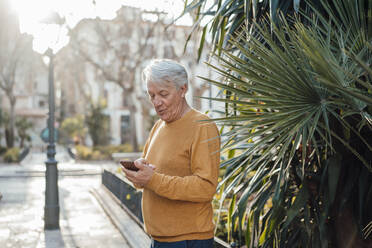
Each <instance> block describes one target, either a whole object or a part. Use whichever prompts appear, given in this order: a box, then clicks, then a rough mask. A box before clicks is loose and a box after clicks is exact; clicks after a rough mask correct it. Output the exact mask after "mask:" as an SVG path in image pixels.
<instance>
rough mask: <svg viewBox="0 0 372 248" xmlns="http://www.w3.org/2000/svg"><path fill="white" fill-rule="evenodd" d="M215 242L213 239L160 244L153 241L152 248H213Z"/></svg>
mask: <svg viewBox="0 0 372 248" xmlns="http://www.w3.org/2000/svg"><path fill="white" fill-rule="evenodd" d="M213 247H214V241H213V238H212V239H204V240H183V241H177V242H159V241H156V240H151V248H213Z"/></svg>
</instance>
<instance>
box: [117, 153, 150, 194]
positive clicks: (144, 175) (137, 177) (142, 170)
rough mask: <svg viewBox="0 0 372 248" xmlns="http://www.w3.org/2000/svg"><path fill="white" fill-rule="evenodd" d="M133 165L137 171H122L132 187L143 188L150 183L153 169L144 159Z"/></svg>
mask: <svg viewBox="0 0 372 248" xmlns="http://www.w3.org/2000/svg"><path fill="white" fill-rule="evenodd" d="M134 165H135V166H136V167H137V168H138V169H139V170H138V171H131V170H127V169H125V168H122V170H123V172H124V173H125V176H126V177H127V178H128V180H129V181H131V182H132V183H133V184H134V185H136V186H139V187H144V186H145V185H146V184H147V183H148V182H149V181H150V179H151V177H152V174H154V170H155V167H154V166H153V165H151V164H149V163H148V162H147V161H146V160H145V159H144V158H140V159H137V160H136V161H134Z"/></svg>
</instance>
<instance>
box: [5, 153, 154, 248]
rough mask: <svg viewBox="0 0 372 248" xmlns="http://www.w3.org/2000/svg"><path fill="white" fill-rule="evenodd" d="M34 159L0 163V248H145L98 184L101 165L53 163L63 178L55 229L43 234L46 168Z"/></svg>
mask: <svg viewBox="0 0 372 248" xmlns="http://www.w3.org/2000/svg"><path fill="white" fill-rule="evenodd" d="M41 157H42V156H41ZM42 159H44V158H42ZM57 159H58V157H57ZM38 160H40V159H36V158H32V159H30V158H29V159H28V160H26V161H27V163H25V160H24V161H23V163H22V164H21V165H14V164H13V165H6V164H0V192H1V193H2V194H3V198H2V199H1V200H0V247H2V248H3V247H4V248H6V247H12V248H18V247H19V248H21V247H22V248H23V247H36V248H44V247H46V248H60V247H80V248H84V247H89V248H90V247H94V248H96V247H97V248H99V247H104V248H111V247H113V248H115V247H122V248H137V247H149V239H148V237H147V236H146V234H144V232H143V231H142V229H141V228H140V227H139V226H138V225H137V224H136V223H135V222H134V221H133V220H131V218H130V216H129V215H128V214H127V213H126V212H125V211H124V210H123V209H122V208H121V207H120V205H119V204H118V203H117V202H115V201H114V199H113V198H112V197H111V195H110V192H108V191H106V190H105V189H104V188H103V186H102V185H101V179H100V176H99V175H100V173H101V170H102V167H104V166H105V165H104V166H102V165H101V164H79V163H74V162H73V161H64V162H61V163H59V164H58V168H59V171H60V175H63V174H64V173H65V176H61V177H59V181H58V185H59V205H60V229H59V230H44V221H43V216H44V206H45V198H44V197H45V196H44V195H45V193H44V191H45V178H44V171H45V165H44V164H40V161H38ZM106 166H112V165H106ZM68 173H69V174H68ZM133 231H134V235H132V232H133ZM129 232H131V234H130V235H128V233H129ZM123 234H124V236H123ZM137 244H138V245H137Z"/></svg>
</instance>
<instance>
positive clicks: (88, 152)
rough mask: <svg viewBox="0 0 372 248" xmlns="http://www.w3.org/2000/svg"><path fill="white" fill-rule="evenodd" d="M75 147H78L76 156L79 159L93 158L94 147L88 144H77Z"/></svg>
mask: <svg viewBox="0 0 372 248" xmlns="http://www.w3.org/2000/svg"><path fill="white" fill-rule="evenodd" d="M75 148H76V156H77V158H78V159H82V160H91V159H92V154H93V150H92V148H90V147H87V146H81V145H77V146H75Z"/></svg>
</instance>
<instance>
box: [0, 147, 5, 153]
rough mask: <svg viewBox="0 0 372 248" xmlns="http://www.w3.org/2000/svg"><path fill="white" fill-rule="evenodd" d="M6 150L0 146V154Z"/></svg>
mask: <svg viewBox="0 0 372 248" xmlns="http://www.w3.org/2000/svg"><path fill="white" fill-rule="evenodd" d="M5 152H6V147H3V146H0V155H3V154H4V153H5Z"/></svg>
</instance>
